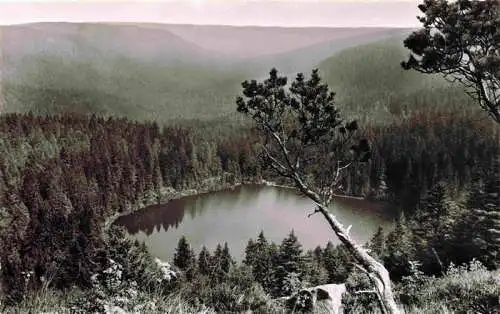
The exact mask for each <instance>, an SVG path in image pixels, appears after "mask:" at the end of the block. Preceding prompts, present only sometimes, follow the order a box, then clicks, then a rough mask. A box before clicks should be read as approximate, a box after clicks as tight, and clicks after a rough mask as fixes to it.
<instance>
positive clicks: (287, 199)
mask: <svg viewBox="0 0 500 314" xmlns="http://www.w3.org/2000/svg"><path fill="white" fill-rule="evenodd" d="M313 209H314V206H313V203H312V201H310V200H309V199H307V198H305V197H303V196H300V195H299V194H298V192H297V191H295V190H293V189H286V188H280V187H273V186H265V185H243V186H238V187H236V188H234V189H231V190H225V191H219V192H213V193H206V194H201V195H195V196H187V197H183V198H181V199H176V200H172V201H170V202H168V203H166V204H162V205H153V206H149V207H146V208H143V209H141V210H139V211H137V212H134V213H132V214H129V215H126V216H122V217H119V218H118V219H117V220H116V221H115V223H116V224H118V225H122V226H124V227H125V228H126V229H127V231H128V233H129V235H130V236H131V237H132V238H133V239H137V240H139V241H140V242H143V241H144V242H145V243H146V245H147V247H148V249H149V251H150V252H151V253H152V254H153V255H154V256H156V257H158V258H160V259H162V260H166V261H171V259H172V257H173V254H174V252H175V248H176V247H177V242H178V241H179V239H180V237H181V236H183V235H185V236H186V238H187V239H188V241H189V243H190V244H191V246H192V247H193V248H194V250H195V251H196V253H198V252H199V250H200V248H201V246H202V245H205V246H206V247H207V248H209V249H210V250H213V249H215V247H216V246H217V244H218V243H221V244H224V242H228V244H229V248H230V250H231V254H232V255H233V257H234V258H235V259H237V260H241V259H242V258H243V256H244V250H245V247H246V245H247V242H248V240H249V239H250V238H254V239H255V238H256V237H257V235H258V234H259V232H260V231H261V230H263V231H264V234H265V236H266V238H267V239H268V240H272V241H274V242H277V243H281V241H282V240H283V238H284V237H286V236H287V235H288V233H289V232H290V231H291V230H292V229H293V230H294V232H295V234H296V235H297V237H298V238H299V241H300V242H301V243H302V245H303V247H304V248H305V249H309V248H310V249H314V248H315V247H316V246H317V245H321V246H325V245H326V243H327V242H328V241H332V242H333V243H339V241H338V240H337V238H336V236H335V234H334V233H333V232H332V231H331V229H330V227H329V225H328V223H327V222H326V220H325V219H324V218H323V217H322V216H321V215H319V214H316V215H313V216H312V217H310V218H308V217H307V215H308V214H309V213H311V212H312V211H313ZM331 211H332V213H334V214H335V215H336V216H337V218H338V219H339V220H340V221H341V222H342V223H344V224H345V226H348V225H350V224H352V228H351V231H350V234H351V236H352V237H353V238H354V239H355V240H357V241H359V242H360V243H365V242H367V241H369V240H370V238H371V236H372V235H373V234H374V233H375V232H376V230H377V228H378V227H379V226H382V227H383V228H384V229H385V230H388V229H389V228H391V227H392V221H393V217H392V215H391V214H390V210H388V208H387V206H386V204H383V203H372V202H369V201H366V200H359V199H351V198H337V199H336V200H335V201H334V203H333V204H332V205H331Z"/></svg>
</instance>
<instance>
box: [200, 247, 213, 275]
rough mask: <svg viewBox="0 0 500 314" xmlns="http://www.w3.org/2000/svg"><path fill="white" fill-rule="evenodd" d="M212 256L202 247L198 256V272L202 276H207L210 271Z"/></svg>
mask: <svg viewBox="0 0 500 314" xmlns="http://www.w3.org/2000/svg"><path fill="white" fill-rule="evenodd" d="M211 264H212V256H210V252H209V251H208V249H207V248H206V247H205V246H203V247H202V248H201V251H200V254H199V255H198V271H199V272H200V274H202V275H208V274H210V271H211Z"/></svg>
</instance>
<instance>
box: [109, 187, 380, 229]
mask: <svg viewBox="0 0 500 314" xmlns="http://www.w3.org/2000/svg"><path fill="white" fill-rule="evenodd" d="M220 179H221V178H208V179H205V180H203V181H205V182H207V181H210V180H220ZM248 184H255V185H263V186H271V187H277V188H282V189H291V190H296V191H298V190H297V188H296V187H294V186H289V185H283V184H278V183H276V182H273V181H267V180H265V179H248V180H243V181H239V182H236V183H220V184H215V185H210V186H208V187H205V188H198V189H196V188H187V189H184V190H180V191H179V190H176V189H174V188H173V187H161V188H160V189H159V190H160V191H159V194H155V195H150V197H149V198H148V194H151V193H156V192H149V193H146V195H145V196H144V197H143V198H142V199H141V200H138V201H137V202H136V203H135V204H130V205H129V206H128V207H129V209H128V210H126V211H124V212H115V213H114V214H112V215H111V216H109V217H107V218H106V219H105V221H104V225H103V234H105V233H106V231H107V230H108V229H109V228H110V227H111V225H113V223H114V222H115V221H116V220H117V219H118V218H120V217H123V216H127V215H130V214H132V213H135V212H137V211H139V210H141V209H143V208H145V207H148V206H151V205H158V204H165V203H168V202H170V201H172V200H176V199H181V198H183V197H188V196H196V195H202V194H206V193H213V192H219V191H223V190H227V189H235V188H236V187H239V186H242V185H248ZM334 197H338V198H342V199H351V200H364V201H366V200H368V201H370V200H369V199H368V198H367V197H362V196H351V195H346V194H334Z"/></svg>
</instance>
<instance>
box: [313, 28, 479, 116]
mask: <svg viewBox="0 0 500 314" xmlns="http://www.w3.org/2000/svg"><path fill="white" fill-rule="evenodd" d="M403 39H404V37H401V36H395V37H393V38H390V39H385V40H381V41H378V42H375V43H370V44H366V45H360V46H356V47H353V48H349V49H346V50H343V51H341V52H339V53H338V54H336V55H334V56H331V57H330V58H327V59H325V60H323V61H322V62H321V63H320V64H319V65H318V68H319V69H320V73H321V75H322V77H323V78H324V79H325V81H326V82H327V83H328V84H329V86H330V87H331V88H332V89H333V90H334V91H335V92H336V93H337V100H338V102H339V103H341V104H343V109H344V110H345V111H347V112H349V113H350V114H355V115H357V116H358V117H359V118H362V117H370V120H372V121H375V120H378V121H386V120H387V119H392V118H400V117H403V116H405V115H407V114H408V113H409V112H410V111H415V110H421V109H426V110H428V109H458V108H460V109H466V110H469V108H471V107H472V108H475V106H470V105H471V103H472V101H471V100H470V99H469V98H468V96H467V95H466V94H465V93H464V92H463V89H462V87H461V86H459V85H453V84H451V83H450V82H448V81H446V80H445V79H444V78H442V77H441V76H438V75H424V74H421V73H418V72H416V71H406V70H404V69H403V68H402V67H401V66H400V62H401V61H403V60H405V59H406V58H407V57H408V51H407V50H406V49H405V48H404V47H403V44H402V42H403Z"/></svg>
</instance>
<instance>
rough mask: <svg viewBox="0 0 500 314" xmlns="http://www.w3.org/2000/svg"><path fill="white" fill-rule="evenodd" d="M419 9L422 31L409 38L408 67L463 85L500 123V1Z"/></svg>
mask: <svg viewBox="0 0 500 314" xmlns="http://www.w3.org/2000/svg"><path fill="white" fill-rule="evenodd" d="M418 8H419V9H420V11H422V13H424V16H422V17H419V21H420V22H421V23H422V28H421V29H419V30H417V31H415V32H413V33H412V34H411V35H410V36H408V38H406V39H405V41H404V45H405V47H407V48H409V49H410V50H411V52H412V54H411V55H410V57H409V59H408V61H407V62H403V63H402V66H403V67H404V68H405V69H415V70H417V71H420V72H422V73H440V74H443V75H444V76H445V77H449V78H450V79H453V80H455V81H458V82H459V83H460V84H462V85H463V87H465V88H466V92H467V94H468V95H469V96H471V97H472V98H473V99H474V100H475V101H476V102H477V103H478V104H479V105H480V106H481V108H482V109H484V110H486V111H487V112H488V114H489V115H490V116H491V117H492V118H493V120H494V121H496V122H497V123H500V101H499V94H498V93H499V91H500V85H499V81H498V78H499V75H500V72H499V69H500V52H499V51H498V46H499V44H500V31H499V29H500V15H499V11H500V10H499V4H498V1H495V0H487V1H478V0H461V1H456V2H448V1H442V0H426V1H424V3H423V4H420V5H419V6H418Z"/></svg>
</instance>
